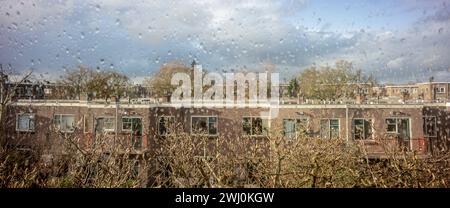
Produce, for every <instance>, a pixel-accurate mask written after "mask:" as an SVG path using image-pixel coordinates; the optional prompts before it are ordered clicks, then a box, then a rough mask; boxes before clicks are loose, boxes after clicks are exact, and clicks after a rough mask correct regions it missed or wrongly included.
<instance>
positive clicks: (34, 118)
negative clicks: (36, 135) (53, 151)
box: [16, 113, 36, 132]
mask: <svg viewBox="0 0 450 208" xmlns="http://www.w3.org/2000/svg"><path fill="white" fill-rule="evenodd" d="M24 115H28V117H29V119H30V120H32V121H33V129H30V120H29V121H28V129H19V117H20V116H24ZM35 129H36V114H34V113H18V114H16V131H17V132H34V131H35Z"/></svg>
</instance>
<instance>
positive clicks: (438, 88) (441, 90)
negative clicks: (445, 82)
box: [436, 87, 445, 93]
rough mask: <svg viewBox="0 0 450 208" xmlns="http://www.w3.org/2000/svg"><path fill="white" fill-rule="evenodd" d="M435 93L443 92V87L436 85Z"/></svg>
mask: <svg viewBox="0 0 450 208" xmlns="http://www.w3.org/2000/svg"><path fill="white" fill-rule="evenodd" d="M436 93H445V88H444V87H437V88H436Z"/></svg>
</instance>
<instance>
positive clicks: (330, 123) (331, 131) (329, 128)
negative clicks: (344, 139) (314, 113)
mask: <svg viewBox="0 0 450 208" xmlns="http://www.w3.org/2000/svg"><path fill="white" fill-rule="evenodd" d="M320 137H321V138H323V139H337V138H339V119H321V120H320Z"/></svg>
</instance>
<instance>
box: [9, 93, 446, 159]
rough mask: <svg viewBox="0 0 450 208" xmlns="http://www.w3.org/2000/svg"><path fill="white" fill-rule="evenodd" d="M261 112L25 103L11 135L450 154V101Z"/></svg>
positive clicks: (35, 140)
mask: <svg viewBox="0 0 450 208" xmlns="http://www.w3.org/2000/svg"><path fill="white" fill-rule="evenodd" d="M262 111H268V108H266V107H255V108H222V107H208V108H174V107H171V106H170V105H169V104H117V105H116V104H115V103H110V104H98V103H97V104H96V103H89V102H82V101H66V102H45V101H21V102H16V103H13V104H11V105H10V106H9V107H8V112H7V116H8V121H9V122H8V124H7V125H8V128H7V133H6V138H7V142H8V144H9V145H14V146H18V147H21V148H31V149H32V148H36V147H44V146H46V147H49V145H53V146H54V147H52V148H57V145H56V146H55V144H57V143H58V142H61V135H66V136H72V137H77V138H80V141H81V142H83V143H84V144H89V143H90V142H91V141H92V140H93V139H95V138H96V137H97V135H99V134H101V135H106V136H107V137H110V138H115V139H114V141H115V142H118V143H122V144H131V145H132V146H133V147H134V150H135V151H136V152H137V153H144V152H145V153H150V154H151V153H152V152H154V148H155V147H156V146H157V141H158V139H161V138H163V137H164V135H165V134H168V133H170V131H171V129H172V130H173V127H174V126H175V128H176V131H177V132H184V133H186V134H187V135H201V136H205V137H208V138H209V139H208V140H209V142H210V143H211V144H214V141H215V140H217V139H236V138H238V137H246V138H247V137H248V138H249V139H252V138H265V137H266V136H281V137H284V138H286V139H296V138H300V137H302V136H307V137H314V138H318V139H319V138H321V139H338V138H339V139H344V140H346V141H347V142H360V143H362V144H364V145H365V146H366V147H367V150H368V152H369V154H370V155H372V156H374V157H378V156H382V155H383V145H382V144H392V145H397V146H398V147H400V148H403V149H407V150H415V151H417V152H419V153H422V154H429V153H438V152H441V151H447V150H448V147H449V145H450V129H449V127H450V106H448V104H447V105H446V104H442V103H439V104H438V103H435V104H414V105H412V104H408V105H404V104H403V105H401V104H385V105H382V104H373V105H298V104H289V105H281V106H279V114H278V116H277V117H273V118H269V117H261V116H260V115H261V114H260V113H261V112H262ZM53 130H54V131H53ZM61 132H62V134H61ZM55 142H56V143H55Z"/></svg>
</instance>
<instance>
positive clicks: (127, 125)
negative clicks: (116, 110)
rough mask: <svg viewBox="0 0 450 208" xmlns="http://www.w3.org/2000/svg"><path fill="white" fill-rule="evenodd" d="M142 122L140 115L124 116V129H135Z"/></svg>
mask: <svg viewBox="0 0 450 208" xmlns="http://www.w3.org/2000/svg"><path fill="white" fill-rule="evenodd" d="M141 122H142V119H141V118H139V117H122V131H134V130H136V129H135V127H136V126H140V124H141Z"/></svg>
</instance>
